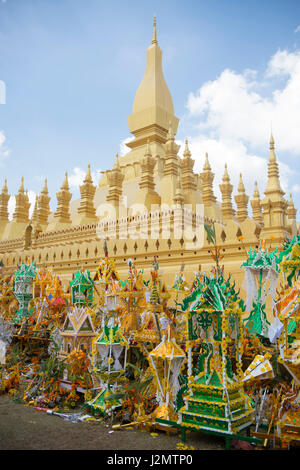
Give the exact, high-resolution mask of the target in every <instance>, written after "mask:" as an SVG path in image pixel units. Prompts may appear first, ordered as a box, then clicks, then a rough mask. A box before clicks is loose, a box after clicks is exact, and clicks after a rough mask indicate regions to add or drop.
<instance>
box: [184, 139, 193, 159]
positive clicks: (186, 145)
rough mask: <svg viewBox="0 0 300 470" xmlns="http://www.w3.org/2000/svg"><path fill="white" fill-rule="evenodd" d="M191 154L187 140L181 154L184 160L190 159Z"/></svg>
mask: <svg viewBox="0 0 300 470" xmlns="http://www.w3.org/2000/svg"><path fill="white" fill-rule="evenodd" d="M191 155H192V154H191V152H190V149H189V143H188V140H187V139H185V149H184V153H183V156H184V157H185V158H191Z"/></svg>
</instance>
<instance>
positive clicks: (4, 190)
mask: <svg viewBox="0 0 300 470" xmlns="http://www.w3.org/2000/svg"><path fill="white" fill-rule="evenodd" d="M2 193H5V194H7V193H8V189H7V179H6V178H5V180H4V185H3V188H2Z"/></svg>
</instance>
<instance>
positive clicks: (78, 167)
mask: <svg viewBox="0 0 300 470" xmlns="http://www.w3.org/2000/svg"><path fill="white" fill-rule="evenodd" d="M154 15H156V16H157V28H158V41H159V44H160V47H161V48H162V50H163V69H164V74H165V77H166V81H167V83H168V86H169V89H170V91H171V94H172V97H173V101H174V106H175V112H176V115H177V116H178V117H179V118H180V120H181V123H180V125H179V129H178V135H177V138H178V140H179V141H182V140H183V139H184V138H185V137H189V138H190V141H191V150H192V153H193V158H194V159H195V161H196V163H195V168H196V170H197V171H200V170H201V168H202V166H203V163H204V154H205V151H208V153H209V158H210V162H211V166H212V169H213V170H214V171H215V173H216V177H215V180H216V184H219V183H221V176H222V171H223V168H224V162H225V160H226V161H227V162H228V168H229V174H230V175H231V176H232V181H233V183H234V184H235V185H236V184H237V180H238V173H239V172H240V171H242V173H243V175H244V179H245V185H246V189H247V192H248V194H249V195H250V196H252V193H253V183H254V178H257V179H258V182H259V189H260V191H261V194H262V192H263V190H264V185H265V176H266V174H265V173H266V166H265V165H266V159H267V157H268V141H269V134H270V128H271V121H272V128H273V133H274V137H275V143H276V150H277V156H278V159H279V161H280V165H281V169H282V172H283V177H282V178H283V180H282V181H283V185H284V189H285V190H287V191H288V192H289V191H291V190H292V191H293V196H294V202H295V205H296V206H297V207H300V185H299V183H298V181H299V174H298V168H299V165H298V161H299V155H300V132H299V130H298V129H299V122H300V119H299V117H300V80H298V78H300V28H299V31H297V27H298V26H299V25H300V2H299V1H297V0H295V1H292V0H285V1H282V0H281V1H274V0H273V1H270V0H260V1H256V0H252V1H251V2H250V1H249V2H246V1H243V2H241V1H238V0H209V1H208V0H196V1H192V0H186V1H183V0H180V1H179V0H172V1H169V0H160V1H156V0H154V1H152V2H149V1H144V0H139V1H136V0H131V1H130V2H129V1H128V2H127V1H124V0H122V1H120V0H118V1H111V2H104V1H102V0H85V1H82V0H81V1H77V0H39V1H37V0H6V1H4V0H0V80H1V81H2V82H4V83H5V86H6V99H5V104H0V187H2V185H3V181H4V177H5V176H6V177H7V179H8V189H9V192H10V194H12V195H13V194H15V193H16V192H17V190H18V187H19V184H20V178H21V176H22V175H23V176H24V181H25V187H26V188H28V189H29V190H31V191H32V195H34V194H35V193H39V192H40V191H41V189H42V186H43V178H44V177H46V176H47V178H48V187H49V192H50V195H51V197H52V201H51V206H52V209H55V206H56V197H55V193H56V192H57V191H58V190H59V188H60V186H61V183H62V181H63V177H64V172H65V171H66V170H67V171H68V172H69V174H70V176H71V182H73V183H72V184H74V185H76V182H77V181H78V178H77V177H78V176H80V175H81V174H82V172H83V170H84V171H85V169H86V168H87V164H88V163H91V167H92V170H93V171H94V172H96V171H97V170H104V169H108V168H110V167H111V166H112V164H113V162H114V159H115V154H116V152H117V151H119V150H120V144H121V142H122V141H124V139H126V138H127V137H129V131H128V125H127V115H128V114H130V113H131V108H132V104H133V99H134V95H135V92H136V90H137V87H138V85H139V82H140V80H141V78H142V76H143V73H144V67H145V58H146V55H145V51H146V48H147V47H148V45H149V44H150V41H151V37H152V23H153V16H154ZM298 75H299V76H298ZM287 116H288V119H286V117H287ZM298 134H299V135H298ZM72 175H73V176H72ZM72 178H73V179H72ZM73 190H74V197H75V196H76V195H78V189H76V187H75V186H74V188H73ZM216 192H217V193H218V189H217V186H216Z"/></svg>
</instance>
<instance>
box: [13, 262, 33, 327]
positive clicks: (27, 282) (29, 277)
mask: <svg viewBox="0 0 300 470" xmlns="http://www.w3.org/2000/svg"><path fill="white" fill-rule="evenodd" d="M35 277H36V265H35V263H33V264H30V265H27V264H25V263H23V262H22V263H21V266H20V269H19V270H18V271H17V272H16V273H15V281H14V294H15V296H16V298H17V299H18V302H19V310H18V311H17V313H16V315H15V319H14V321H15V322H16V323H20V322H22V320H23V319H26V317H28V316H29V315H30V313H31V312H30V311H29V310H28V304H29V302H30V301H31V300H32V298H33V293H34V291H33V280H34V278H35Z"/></svg>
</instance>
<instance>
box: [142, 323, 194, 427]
mask: <svg viewBox="0 0 300 470" xmlns="http://www.w3.org/2000/svg"><path fill="white" fill-rule="evenodd" d="M149 359H150V361H151V368H152V370H153V375H154V377H155V381H156V384H157V391H156V399H157V402H158V407H157V408H156V409H155V411H154V413H153V417H154V418H160V419H164V420H170V421H174V420H177V415H176V413H175V408H176V397H177V392H178V390H179V388H180V384H179V381H178V376H179V373H180V370H181V368H182V366H183V364H184V362H185V360H186V355H185V352H184V351H183V350H182V349H181V348H180V347H179V346H178V344H176V341H175V338H172V339H171V337H170V327H168V330H167V337H165V336H164V337H163V340H162V342H161V343H160V344H159V345H158V346H157V347H156V348H155V349H154V350H153V351H152V352H151V353H150V354H149Z"/></svg>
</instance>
